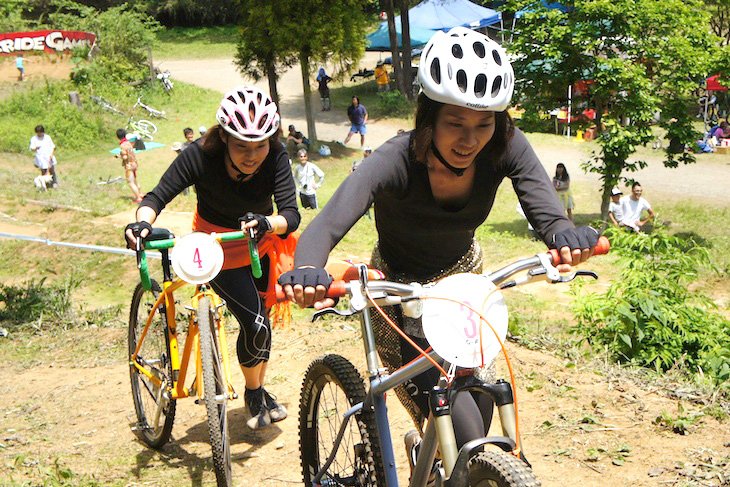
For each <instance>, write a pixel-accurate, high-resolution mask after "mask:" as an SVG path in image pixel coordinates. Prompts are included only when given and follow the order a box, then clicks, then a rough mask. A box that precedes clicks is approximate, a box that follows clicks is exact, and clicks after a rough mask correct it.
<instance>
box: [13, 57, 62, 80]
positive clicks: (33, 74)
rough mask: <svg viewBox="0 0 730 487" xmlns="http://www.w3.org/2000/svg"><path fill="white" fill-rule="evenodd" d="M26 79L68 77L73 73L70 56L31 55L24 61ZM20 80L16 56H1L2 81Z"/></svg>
mask: <svg viewBox="0 0 730 487" xmlns="http://www.w3.org/2000/svg"><path fill="white" fill-rule="evenodd" d="M23 67H24V68H25V79H26V80H34V79H40V78H43V77H48V78H53V79H67V78H68V76H69V74H71V64H70V62H69V59H68V57H62V56H57V55H42V56H29V57H26V58H25V61H24V63H23ZM17 81H18V68H16V67H15V56H3V57H1V58H0V82H10V83H15V82H17Z"/></svg>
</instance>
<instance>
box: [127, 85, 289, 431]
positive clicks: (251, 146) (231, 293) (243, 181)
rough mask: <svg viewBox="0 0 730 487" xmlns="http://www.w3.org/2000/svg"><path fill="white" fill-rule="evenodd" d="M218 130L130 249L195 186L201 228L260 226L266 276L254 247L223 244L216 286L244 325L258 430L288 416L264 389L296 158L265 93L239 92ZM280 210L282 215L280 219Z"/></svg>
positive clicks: (143, 212)
mask: <svg viewBox="0 0 730 487" xmlns="http://www.w3.org/2000/svg"><path fill="white" fill-rule="evenodd" d="M216 119H217V120H218V125H216V126H214V127H212V128H211V129H209V130H208V131H206V132H205V135H203V136H202V137H201V138H199V139H198V140H196V141H194V142H192V143H191V144H190V145H189V146H188V147H187V148H185V150H183V151H182V152H181V153H180V155H178V156H177V158H176V159H175V160H174V161H173V163H172V165H171V166H170V167H169V168H168V169H167V171H166V172H165V174H163V175H162V178H161V179H160V182H159V184H158V185H157V186H156V187H155V188H154V189H153V190H152V191H150V192H149V193H147V194H146V195H145V197H144V199H143V200H142V202H141V203H140V205H139V208H138V209H137V214H136V221H135V222H134V223H130V224H129V225H128V226H127V228H126V229H125V235H126V237H127V242H128V245H132V244H134V243H135V240H136V237H142V238H144V237H145V236H146V235H147V233H148V232H149V229H150V228H151V225H152V224H153V223H154V222H155V219H156V218H157V215H159V214H160V212H161V211H162V209H163V208H164V207H165V206H166V205H167V204H168V203H169V202H171V201H172V200H173V198H175V197H176V196H177V195H178V194H179V193H180V192H182V191H183V189H185V188H187V187H188V186H195V193H196V197H197V202H196V207H195V214H194V216H193V229H194V230H196V231H199V232H206V233H212V232H216V233H223V232H227V231H235V230H240V229H242V228H244V229H248V228H253V229H254V233H255V234H256V240H257V242H258V248H259V254H260V255H261V267H262V268H263V275H262V276H261V277H258V278H256V277H254V275H253V273H252V270H251V261H250V258H249V256H248V247H247V244H246V242H240V241H239V242H226V243H224V244H223V253H224V256H225V260H224V262H223V270H222V271H221V272H220V273H219V274H218V275H217V276H216V277H215V278H214V279H213V281H211V283H210V284H211V286H212V287H213V289H215V291H216V292H217V293H218V294H219V295H220V296H221V297H222V298H223V299H224V300H225V301H226V304H227V307H228V310H229V311H231V313H232V314H233V315H234V316H235V317H236V319H237V320H238V322H239V324H240V325H241V333H240V334H239V336H238V343H237V351H238V362H239V364H240V365H241V370H242V371H243V375H244V377H245V379H246V391H245V394H244V399H245V402H246V405H247V407H248V410H249V412H250V415H251V417H250V418H249V419H248V420H247V422H246V423H247V424H248V426H249V427H250V428H252V429H257V428H262V427H265V426H267V425H269V424H270V423H272V422H275V421H280V420H282V419H284V418H286V416H287V411H286V409H284V407H283V406H282V405H280V404H279V403H278V402H277V401H276V398H275V396H274V395H272V394H270V393H269V392H268V391H266V390H264V388H263V382H264V375H265V373H266V365H267V363H268V361H269V356H270V351H271V325H270V322H269V308H271V306H272V305H274V304H275V303H276V293H275V292H274V288H273V286H274V285H275V283H276V280H277V278H278V275H279V274H280V273H281V272H283V271H286V270H287V269H285V268H283V267H281V265H282V264H281V263H282V262H286V260H287V259H285V258H282V256H283V255H285V254H293V252H294V246H295V245H296V238H295V236H294V235H290V234H291V233H292V232H294V230H296V229H297V227H298V226H299V220H300V216H299V210H298V209H297V202H296V189H295V185H294V178H293V177H292V172H291V168H290V166H289V156H288V155H287V153H286V150H285V149H284V146H283V145H282V143H281V141H280V140H279V135H280V129H279V126H280V124H281V122H280V120H281V119H280V116H279V113H278V110H277V107H276V104H275V103H274V102H273V101H272V100H271V97H270V96H269V95H268V94H266V93H265V92H263V91H261V90H259V89H258V88H253V87H248V86H237V87H236V88H234V89H233V90H231V91H229V92H228V93H226V94H225V95H224V96H223V99H222V100H221V103H220V107H219V108H218V110H217V113H216ZM274 204H276V213H274Z"/></svg>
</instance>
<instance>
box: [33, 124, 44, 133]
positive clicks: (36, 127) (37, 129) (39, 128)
mask: <svg viewBox="0 0 730 487" xmlns="http://www.w3.org/2000/svg"><path fill="white" fill-rule="evenodd" d="M35 131H36V132H43V133H44V134H45V133H46V129H45V128H43V125H36V126H35Z"/></svg>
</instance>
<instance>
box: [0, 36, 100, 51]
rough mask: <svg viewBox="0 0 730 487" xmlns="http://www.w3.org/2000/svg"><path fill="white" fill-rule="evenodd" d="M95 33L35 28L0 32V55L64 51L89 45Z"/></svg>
mask: <svg viewBox="0 0 730 487" xmlns="http://www.w3.org/2000/svg"><path fill="white" fill-rule="evenodd" d="M95 40H96V34H92V33H91V32H82V31H76V30H37V31H35V32H6V33H2V34H0V56H7V55H11V54H18V53H21V52H22V53H23V54H26V53H29V52H39V51H44V52H65V51H69V50H71V49H73V48H74V47H80V46H91V45H92V44H94V41H95Z"/></svg>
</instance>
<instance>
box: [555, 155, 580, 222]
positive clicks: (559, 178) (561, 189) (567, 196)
mask: <svg viewBox="0 0 730 487" xmlns="http://www.w3.org/2000/svg"><path fill="white" fill-rule="evenodd" d="M553 186H555V191H557V192H558V198H560V202H561V203H562V204H563V208H565V211H566V212H567V214H568V218H569V219H570V221H571V222H572V221H573V208H574V207H575V205H574V204H573V194H572V193H571V192H570V175H568V170H567V169H565V164H563V163H562V162H560V163H558V165H557V166H556V167H555V177H553Z"/></svg>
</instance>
